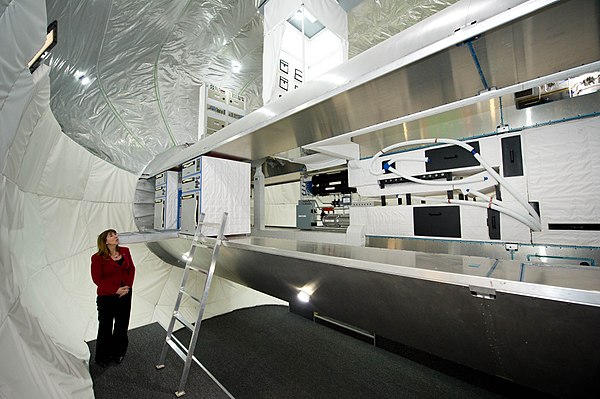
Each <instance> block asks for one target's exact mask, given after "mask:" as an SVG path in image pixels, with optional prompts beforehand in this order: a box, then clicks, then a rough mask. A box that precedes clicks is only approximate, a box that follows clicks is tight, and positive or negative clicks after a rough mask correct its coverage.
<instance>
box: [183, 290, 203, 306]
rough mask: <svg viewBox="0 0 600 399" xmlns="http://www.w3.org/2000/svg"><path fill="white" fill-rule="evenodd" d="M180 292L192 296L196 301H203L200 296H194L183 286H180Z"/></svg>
mask: <svg viewBox="0 0 600 399" xmlns="http://www.w3.org/2000/svg"><path fill="white" fill-rule="evenodd" d="M179 292H181V293H182V294H185V295H187V296H189V297H190V298H192V299H193V300H194V301H196V302H198V303H200V302H201V299H200V298H198V297H196V296H194V295H192V294H190V293H189V292H187V291H186V290H184V289H183V288H180V289H179Z"/></svg>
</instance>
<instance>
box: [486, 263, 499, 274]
mask: <svg viewBox="0 0 600 399" xmlns="http://www.w3.org/2000/svg"><path fill="white" fill-rule="evenodd" d="M498 263H500V259H496V261H495V262H494V264H493V265H492V267H490V270H489V271H488V272H487V274H486V275H485V276H486V277H491V275H492V274H493V273H494V271H495V270H496V266H498Z"/></svg>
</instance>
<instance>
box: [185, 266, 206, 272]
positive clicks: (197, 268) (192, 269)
mask: <svg viewBox="0 0 600 399" xmlns="http://www.w3.org/2000/svg"><path fill="white" fill-rule="evenodd" d="M186 268H187V269H189V270H191V271H194V272H198V273H202V274H208V272H207V271H206V270H204V269H200V268H199V267H196V266H186Z"/></svg>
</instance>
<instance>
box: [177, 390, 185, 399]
mask: <svg viewBox="0 0 600 399" xmlns="http://www.w3.org/2000/svg"><path fill="white" fill-rule="evenodd" d="M183 395H185V391H177V392H175V396H177V397H178V398H181V397H182V396H183Z"/></svg>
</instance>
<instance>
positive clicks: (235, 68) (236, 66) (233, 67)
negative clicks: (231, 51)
mask: <svg viewBox="0 0 600 399" xmlns="http://www.w3.org/2000/svg"><path fill="white" fill-rule="evenodd" d="M231 70H232V71H233V73H238V72H240V71H241V70H242V64H240V63H239V61H231Z"/></svg>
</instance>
